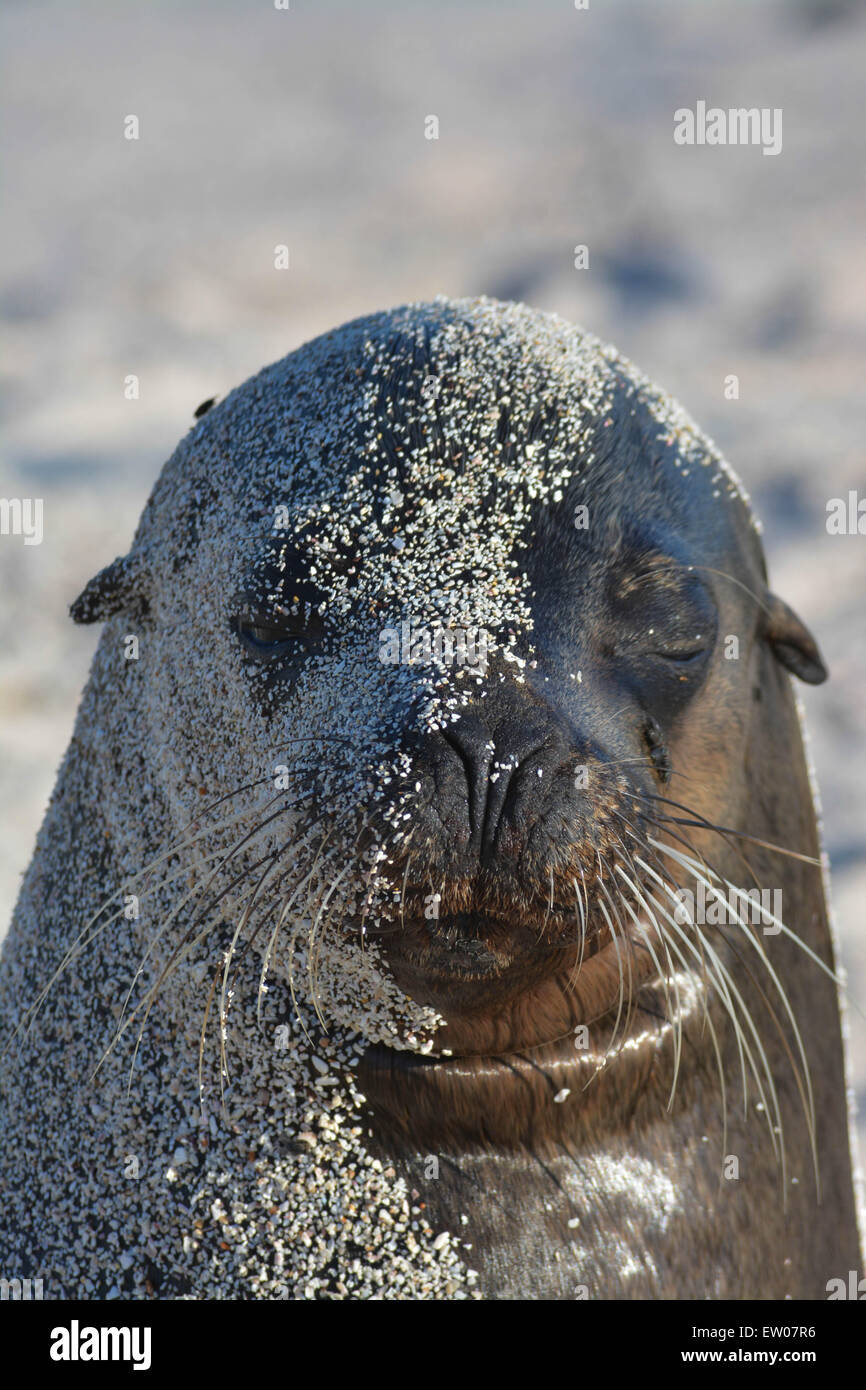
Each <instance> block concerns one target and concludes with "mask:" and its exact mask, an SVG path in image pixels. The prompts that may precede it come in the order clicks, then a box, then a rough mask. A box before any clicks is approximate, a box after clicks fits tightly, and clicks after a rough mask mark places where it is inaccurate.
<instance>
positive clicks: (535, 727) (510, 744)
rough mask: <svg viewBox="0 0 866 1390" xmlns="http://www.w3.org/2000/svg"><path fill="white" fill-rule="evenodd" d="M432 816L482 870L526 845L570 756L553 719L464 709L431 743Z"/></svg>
mask: <svg viewBox="0 0 866 1390" xmlns="http://www.w3.org/2000/svg"><path fill="white" fill-rule="evenodd" d="M431 761H432V764H433V768H434V776H435V779H436V787H437V793H438V796H437V801H438V807H437V809H438V814H439V818H440V819H441V820H442V822H443V824H444V825H445V827H446V829H447V830H449V831H450V832H451V834H452V836H453V840H452V843H453V844H454V845H455V846H456V847H457V848H458V849H459V850H461V851H462V852H463V854H464V855H465V856H467V857H468V858H469V859H470V860H471V861H475V860H477V862H478V864H479V866H480V867H490V866H491V865H494V864H495V863H496V862H497V858H498V856H499V855H503V856H505V857H507V858H511V859H516V858H519V857H520V856H521V854H522V853H523V852H524V851H525V849H526V848H527V842H528V840H529V836H530V832H531V830H532V828H533V826H534V825H535V824H536V823H537V821H538V819H539V817H540V816H541V814H542V812H543V808H544V803H545V801H546V800H547V799H548V797H549V795H550V791H551V788H552V786H553V785H554V784H555V782H556V780H557V779H558V778H561V777H563V776H564V775H566V773H567V771H568V769H569V768H570V766H571V765H572V764H573V763H574V761H575V754H574V750H573V749H572V748H571V746H570V740H569V739H568V736H567V734H566V732H565V730H564V729H562V728H561V727H560V726H559V725H558V724H557V723H556V722H555V721H554V720H553V719H552V718H550V717H548V718H545V717H544V716H543V715H541V714H539V713H535V712H534V711H533V712H532V713H522V712H520V711H514V712H510V713H509V714H508V715H507V716H506V717H505V718H504V719H502V720H499V721H497V720H493V719H489V718H486V717H485V716H484V715H483V714H481V713H475V712H470V713H467V714H464V715H462V716H461V718H460V719H458V720H457V721H456V723H454V724H451V725H450V726H448V727H447V728H446V729H445V730H443V732H442V734H441V735H439V736H437V737H436V738H435V740H434V741H433V745H432V749H431Z"/></svg>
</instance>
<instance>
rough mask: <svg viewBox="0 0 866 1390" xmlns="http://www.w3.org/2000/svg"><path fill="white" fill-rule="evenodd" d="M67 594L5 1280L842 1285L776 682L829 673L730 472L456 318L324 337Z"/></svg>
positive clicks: (849, 1262)
mask: <svg viewBox="0 0 866 1390" xmlns="http://www.w3.org/2000/svg"><path fill="white" fill-rule="evenodd" d="M72 614H73V617H74V618H75V619H76V620H77V621H79V622H97V621H104V622H105V629H104V632H103V636H102V640H101V642H100V645H99V648H98V651H97V654H96V657H95V660H94V665H93V671H92V674H91V677H90V681H89V683H88V686H87V689H86V691H85V694H84V697H83V700H82V704H81V709H80V711H79V716H78V720H77V723H76V727H75V731H74V734H73V738H72V742H71V745H70V748H69V751H68V753H67V755H66V758H65V760H64V763H63V766H62V768H61V771H60V775H59V779H58V783H57V787H56V789H55V792H54V795H53V798H52V802H51V805H50V807H49V810H48V814H47V816H46V820H45V823H44V825H43V828H42V831H41V833H40V836H39V840H38V843H37V848H36V852H35V855H34V859H33V862H32V864H31V867H30V869H29V871H28V873H27V875H26V878H25V881H24V885H23V888H22V892H21V897H20V900H19V904H18V907H17V910H16V914H15V918H14V922H13V926H12V929H11V932H10V935H9V938H8V940H7V943H6V946H5V950H4V955H3V962H2V972H0V1000H2V1026H3V1029H4V1031H5V1034H6V1036H7V1037H11V1038H12V1040H13V1041H12V1042H11V1044H10V1046H9V1047H8V1048H7V1053H6V1058H5V1062H4V1075H3V1085H2V1109H3V1116H2V1121H3V1131H4V1135H5V1142H4V1156H3V1163H2V1207H3V1217H4V1232H5V1234H4V1236H3V1238H2V1248H0V1254H2V1259H0V1267H2V1268H3V1269H4V1270H6V1271H8V1272H9V1273H10V1275H17V1276H18V1277H28V1276H29V1277H41V1278H42V1279H43V1285H44V1291H45V1295H46V1297H52V1296H69V1295H73V1294H74V1295H79V1296H85V1297H92V1296H100V1295H108V1296H121V1297H147V1296H161V1297H176V1296H179V1295H185V1296H194V1297H208V1296H218V1297H289V1298H346V1297H349V1298H367V1297H385V1298H413V1299H414V1298H443V1297H445V1298H467V1297H470V1298H477V1297H492V1298H533V1299H534V1298H557V1299H558V1298H563V1299H568V1298H577V1299H580V1298H583V1297H591V1298H658V1297H662V1298H679V1297H683V1298H731V1299H739V1298H753V1297H757V1298H778V1297H783V1296H791V1297H806V1298H822V1297H826V1292H827V1284H828V1281H829V1280H830V1279H832V1278H834V1277H839V1276H842V1277H844V1276H845V1274H846V1272H847V1271H848V1270H849V1269H852V1268H858V1267H859V1256H858V1237H857V1230H856V1223H855V1212H854V1199H853V1192H852V1181H851V1164H850V1156H849V1140H848V1117H847V1111H846V1102H845V1087H844V1070H843V1054H842V1039H841V1032H840V1021H839V1005H838V1000H837V988H836V983H835V979H834V958H833V949H832V941H831V936H830V929H829V926H828V920H827V913H826V909H825V904H824V891H823V882H822V871H821V863H820V860H821V851H820V845H819V839H818V832H817V828H816V817H815V811H814V808H813V798H812V792H811V789H810V783H809V775H808V771H807V766H806V762H805V759H804V755H803V749H802V741H801V734H800V726H799V721H798V713H797V709H796V706H795V702H794V698H793V695H792V690H791V686H790V682H789V677H788V672H793V673H794V674H796V675H797V676H799V677H800V678H801V679H804V680H807V681H813V682H817V681H821V680H823V679H824V676H825V674H826V673H825V669H824V666H823V663H822V661H821V657H820V654H819V652H818V649H817V647H816V645H815V642H814V640H813V639H812V637H811V636H810V635H809V633H808V632H807V630H806V629H805V628H804V626H803V624H802V623H801V622H800V620H799V619H798V618H797V617H796V616H795V615H794V614H793V613H792V612H791V610H790V609H789V608H788V607H787V606H786V605H785V604H784V603H783V602H782V601H781V600H780V599H778V598H776V597H774V596H773V595H772V594H771V593H770V592H769V590H768V588H767V581H766V571H765V565H764V560H763V556H762V552H761V546H760V540H759V535H758V530H757V527H756V524H755V522H754V520H753V517H752V515H751V512H750V509H749V504H748V499H747V497H746V496H745V494H744V492H743V490H742V488H741V486H740V485H739V483H738V481H737V479H736V477H735V476H734V475H733V473H732V472H731V470H730V468H729V467H728V465H727V464H726V463H725V462H724V461H723V459H722V458H721V457H720V455H719V454H718V452H717V450H716V449H715V448H714V446H713V445H712V444H711V443H710V442H709V441H708V440H707V439H706V438H704V437H703V436H702V435H701V434H700V433H699V431H698V430H697V429H696V427H695V426H694V425H693V424H692V422H691V421H690V420H689V419H688V417H687V416H686V415H685V414H684V413H683V412H682V410H681V409H680V408H679V407H678V406H676V405H675V404H674V403H673V402H672V401H671V400H670V399H669V398H668V397H666V396H665V395H664V394H663V393H661V392H660V391H658V390H657V389H656V388H655V387H653V386H652V385H651V384H650V383H649V382H648V381H647V380H646V379H645V378H644V377H643V376H642V375H641V374H640V373H639V372H638V371H637V370H636V369H635V368H634V367H633V366H632V365H631V364H629V363H628V362H627V361H625V360H624V359H622V358H621V357H620V356H619V355H618V354H617V353H616V352H615V351H614V350H613V349H612V348H609V347H606V346H604V345H602V344H600V343H599V342H598V341H597V340H595V339H594V338H592V337H590V336H589V335H586V334H583V333H581V332H579V331H578V330H576V329H574V328H573V327H571V326H569V325H567V324H566V323H564V322H562V321H560V320H559V319H557V318H555V317H553V316H548V315H544V314H539V313H536V312H533V311H532V310H530V309H527V308H525V307H522V306H517V305H512V304H500V303H496V302H495V301H490V300H486V299H479V300H469V301H465V300H460V301H449V300H446V299H439V300H436V301H434V302H433V303H430V304H420V305H410V306H408V307H406V308H402V309H398V310H395V311H393V312H390V313H383V314H379V315H375V316H373V317H371V318H366V319H362V320H359V321H357V322H355V323H351V324H349V325H347V326H346V327H343V328H341V329H339V330H338V331H336V332H334V333H330V334H326V335H325V336H324V337H322V338H319V339H317V340H316V341H314V342H312V343H310V344H308V345H307V346H305V347H303V348H301V349H300V350H298V351H297V352H295V353H292V354H291V355H290V356H289V357H287V358H285V359H284V360H283V361H281V362H278V363H277V364H275V365H274V366H271V367H268V368H267V369H265V370H264V371H263V372H261V373H260V374H259V375H258V376H256V377H255V378H253V379H252V380H251V381H249V382H247V383H246V384H245V385H243V386H242V387H240V388H239V389H238V390H236V391H234V392H233V393H231V394H230V395H229V396H228V397H227V398H225V399H223V400H221V401H220V402H219V403H218V404H216V405H213V406H211V407H209V408H208V410H207V411H206V412H205V413H202V414H200V415H199V418H198V420H197V422H196V424H195V425H194V427H193V428H192V430H191V431H190V433H189V434H188V435H187V436H186V438H185V439H184V440H183V441H182V442H181V444H180V445H179V447H178V449H177V451H176V452H175V454H174V455H173V457H172V458H171V459H170V460H169V462H168V463H167V464H166V466H165V468H164V470H163V473H162V474H161V476H160V478H159V480H158V482H157V484H156V486H155V488H154V491H153V494H152V496H151V498H150V500H149V502H148V504H147V506H146V508H145V511H144V514H143V516H142V519H141V523H140V526H139V528H138V531H137V534H136V537H135V540H134V542H133V545H132V548H131V550H130V552H129V554H128V555H127V556H125V557H124V558H122V559H120V560H118V561H115V562H114V564H112V565H110V566H108V567H107V568H106V569H105V570H103V571H101V572H100V574H99V575H97V576H96V578H95V579H94V580H92V581H91V583H90V584H88V585H87V587H86V588H85V590H84V592H83V593H82V595H81V596H80V597H79V599H78V600H77V601H76V602H75V604H74V605H73V607H72ZM753 888H757V889H761V890H775V891H776V892H777V894H779V895H780V896H779V897H775V898H774V897H772V896H771V897H770V898H769V899H768V900H765V901H764V902H763V904H762V905H761V906H760V908H759V909H758V911H757V915H755V913H754V912H753V911H752V908H751V907H750V905H749V903H748V902H747V901H746V900H744V899H743V898H742V897H740V896H737V894H736V891H735V890H743V891H746V890H749V889H753ZM94 1073H95V1075H94Z"/></svg>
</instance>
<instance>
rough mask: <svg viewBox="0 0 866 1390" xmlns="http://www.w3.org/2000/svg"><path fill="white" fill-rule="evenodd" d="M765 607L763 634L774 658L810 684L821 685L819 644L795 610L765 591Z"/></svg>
mask: <svg viewBox="0 0 866 1390" xmlns="http://www.w3.org/2000/svg"><path fill="white" fill-rule="evenodd" d="M764 611H765V615H766V616H765V619H764V637H765V639H766V640H767V642H769V644H770V646H771V647H772V649H773V655H774V656H775V658H776V660H777V661H781V663H782V665H783V666H784V667H785V669H786V670H788V671H790V672H792V674H793V675H795V676H799V677H800V680H801V681H807V682H808V683H809V685H820V684H821V682H822V681H825V680H826V679H827V674H828V673H827V667H826V666H825V665H824V661H823V659H822V657H821V653H820V652H819V650H818V644H817V642H816V641H815V639H814V637H813V636H812V634H811V632H810V631H809V629H808V628H807V627H806V626H805V624H804V623H802V622H801V621H800V619H799V618H798V617H797V614H796V613H795V612H794V610H793V609H792V608H789V607H788V605H787V603H783V602H782V600H781V599H780V598H777V597H776V595H775V594H768V595H767V603H766V605H765V610H764Z"/></svg>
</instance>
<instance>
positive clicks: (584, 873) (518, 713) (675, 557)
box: [79, 301, 810, 1051]
mask: <svg viewBox="0 0 866 1390" xmlns="http://www.w3.org/2000/svg"><path fill="white" fill-rule="evenodd" d="M124 567H125V568H124ZM94 584H95V585H96V586H97V587H96V588H95V589H92V590H91V594H90V599H89V601H88V591H85V594H84V595H83V596H82V599H81V600H79V606H80V607H79V616H101V615H103V613H104V611H105V608H106V606H110V602H111V600H108V599H106V598H105V596H104V594H105V593H106V592H109V591H110V590H111V583H110V582H108V581H105V580H103V583H102V590H103V592H102V595H101V594H100V589H99V580H97V581H94ZM114 585H115V592H116V593H123V594H125V595H126V597H125V598H123V599H122V602H121V603H117V604H116V606H125V607H126V609H127V611H129V609H130V601H129V594H130V592H132V593H134V595H135V597H136V601H137V602H138V603H139V605H140V606H139V612H140V615H141V623H142V626H143V629H144V640H145V641H150V642H151V644H152V647H153V649H155V659H154V660H152V661H150V662H149V666H148V680H149V681H150V682H151V693H150V696H149V698H148V700H147V701H146V705H145V709H146V712H147V717H148V718H149V720H150V726H149V728H148V729H147V730H146V731H143V732H145V733H146V736H147V737H148V738H149V739H150V740H151V742H152V746H153V747H154V749H155V761H156V763H157V766H158V767H159V769H160V776H161V779H162V782H163V785H164V790H165V795H166V798H167V800H168V802H169V804H170V805H171V807H172V815H173V818H174V821H175V823H176V824H177V825H181V824H183V823H185V822H187V821H189V819H190V816H191V815H194V814H195V811H196V807H197V805H200V804H201V803H200V802H199V801H198V798H199V797H200V796H201V795H202V794H205V795H208V796H212V797H214V798H220V797H222V796H223V795H225V796H228V795H229V794H230V793H232V792H233V790H234V789H236V788H241V787H249V788H250V791H249V796H248V798H247V801H246V802H245V803H244V805H246V806H248V812H247V814H248V815H249V816H251V817H252V827H253V828H252V831H251V832H250V840H249V845H248V846H245V847H243V849H242V851H241V852H240V857H239V859H238V861H237V862H239V863H240V864H242V865H248V864H249V865H252V866H253V868H252V869H251V873H252V872H255V873H257V872H262V873H263V882H264V888H263V890H262V893H263V897H265V898H267V896H268V895H270V899H271V901H272V904H273V906H274V907H275V909H279V908H280V905H283V906H285V904H286V903H290V904H292V906H291V913H290V915H291V917H292V918H295V917H296V918H298V919H300V920H302V921H303V922H305V923H307V924H308V926H309V931H310V940H311V942H312V941H315V940H316V939H317V938H318V939H321V938H322V937H323V936H325V935H327V937H328V939H329V940H330V941H331V942H332V943H333V942H334V941H341V942H344V943H346V946H347V949H349V946H350V944H351V943H354V944H355V945H357V943H359V942H361V943H364V944H366V945H369V944H370V943H375V944H376V945H377V947H378V948H379V950H380V952H381V954H382V956H383V958H384V960H385V961H386V962H387V965H388V967H389V969H390V971H391V973H392V974H393V977H394V979H395V980H396V982H397V984H398V985H399V986H400V988H401V990H403V991H404V992H405V993H406V994H407V995H408V996H409V997H410V998H412V999H413V1000H415V1001H417V1002H418V1003H419V1004H421V1005H424V1006H429V1007H430V1008H432V1009H434V1010H435V1012H436V1014H437V1015H438V1017H439V1018H440V1019H444V1020H445V1024H446V1025H447V1037H446V1039H445V1040H446V1041H447V1043H448V1045H449V1046H450V1047H451V1048H452V1050H456V1051H461V1050H463V1051H474V1050H489V1049H491V1047H493V1048H495V1049H497V1050H502V1049H505V1048H510V1047H514V1046H518V1045H522V1044H524V1043H526V1042H528V1041H545V1040H546V1038H545V1036H544V1035H545V1034H546V1035H547V1037H553V1036H558V1035H559V1033H560V1032H561V1031H562V1029H563V1028H564V1027H568V1026H570V1025H571V1024H572V1023H573V1022H575V1021H581V1020H589V1021H591V1020H593V1019H595V1018H597V1017H598V1016H600V1015H601V1014H604V1013H605V1012H607V1010H608V1009H610V1008H611V1007H612V1004H613V1003H614V1002H615V995H616V992H617V990H618V989H619V988H620V985H621V978H622V951H623V950H626V951H627V952H628V953H629V954H630V969H631V970H633V971H634V972H636V973H637V974H638V975H640V973H641V972H642V971H643V972H645V973H646V974H650V973H652V970H653V966H654V957H653V955H652V951H651V950H647V949H646V948H644V946H643V945H642V944H641V941H640V939H639V938H640V932H641V931H642V930H645V929H646V927H645V922H643V914H642V912H641V907H640V895H639V892H638V894H637V896H632V897H631V898H630V899H629V903H630V906H629V913H630V914H631V916H629V915H628V914H627V913H626V912H625V910H624V909H623V908H622V905H621V903H622V896H621V895H622V890H623V882H622V877H621V876H622V875H628V878H629V879H631V884H632V889H635V888H637V887H639V884H636V882H635V875H638V877H639V875H640V872H641V871H640V870H638V869H636V867H635V854H636V849H635V845H636V843H637V839H636V836H637V838H638V839H640V840H641V841H645V838H646V834H647V826H648V825H649V824H650V823H651V822H652V819H653V810H654V802H653V798H654V797H655V796H656V795H657V793H658V792H659V791H660V788H661V787H662V786H664V785H665V783H666V780H667V778H668V777H669V775H670V773H671V770H672V768H674V767H680V766H688V768H689V775H690V777H691V778H692V779H693V780H694V781H695V784H696V787H697V791H696V792H693V794H692V795H691V796H690V798H689V800H690V805H691V806H692V807H693V808H695V810H696V811H697V812H698V813H700V814H706V815H712V818H713V819H714V820H716V821H718V820H721V819H722V818H723V815H724V808H725V806H726V805H729V804H731V805H732V804H733V803H734V801H735V799H736V796H737V792H738V782H737V779H738V776H740V775H741V774H740V773H738V772H737V765H736V763H735V762H732V761H730V760H728V759H727V758H726V756H725V752H726V750H727V749H730V748H731V747H735V746H736V744H737V740H738V739H739V740H742V738H743V736H744V732H745V730H746V727H747V724H748V719H749V709H750V702H751V700H752V686H753V682H754V677H755V665H756V662H757V661H758V660H759V657H760V653H761V652H762V650H763V649H764V647H765V645H766V643H765V640H764V639H766V638H769V640H771V641H775V642H777V644H778V645H779V647H780V650H782V651H783V653H784V651H785V650H787V652H788V654H789V658H790V660H797V659H800V660H802V661H804V662H808V660H809V658H810V653H809V652H808V650H806V648H807V646H808V644H805V645H804V640H803V638H802V635H801V632H800V630H799V629H798V628H796V627H795V626H792V623H791V622H788V620H787V619H788V618H789V617H791V616H792V615H787V610H784V611H783V610H782V608H781V606H776V605H775V601H773V600H771V599H770V596H769V595H766V591H765V589H764V579H763V572H762V560H761V556H760V548H759V545H758V543H757V539H756V536H755V532H754V529H753V524H752V521H751V517H750V515H749V512H748V508H747V506H746V502H745V499H744V497H743V494H742V493H741V491H740V489H739V486H738V484H737V482H736V480H735V478H734V477H733V475H732V474H731V473H730V471H729V470H728V469H727V468H726V466H725V465H724V463H723V462H722V460H721V459H720V458H719V456H718V454H717V453H716V451H715V450H714V449H713V447H712V445H710V444H709V442H708V441H706V440H705V439H704V438H703V437H702V436H701V435H700V434H699V433H698V431H697V430H696V429H695V427H694V426H693V425H692V424H691V423H690V422H689V421H688V419H687V418H686V417H685V416H684V415H683V414H682V413H681V412H680V411H679V409H678V408H677V407H675V406H673V404H672V403H671V402H669V401H667V400H666V399H665V398H664V397H662V396H661V395H660V394H659V393H658V392H656V391H655V389H654V388H652V387H651V386H650V385H649V383H648V382H646V381H645V380H644V379H643V378H642V377H641V376H640V375H639V374H638V373H637V372H636V371H635V370H634V369H633V368H632V367H630V365H629V364H628V363H625V362H623V361H622V360H621V359H619V358H618V357H617V356H616V354H615V353H613V351H612V350H611V349H608V348H603V347H602V346H601V345H600V344H598V343H597V342H596V341H595V340H594V339H590V338H587V337H585V336H583V335H581V334H579V333H577V332H576V331H575V330H574V329H572V328H570V327H569V326H567V325H565V324H562V323H560V322H559V321H557V320H555V319H551V318H548V317H546V316H543V315H539V314H535V313H532V312H531V311H529V310H526V309H523V308H519V307H517V306H507V305H506V306H503V305H497V304H494V303H491V302H490V301H475V302H471V303H469V302H462V303H457V304H454V303H448V302H447V301H441V302H439V301H437V302H436V303H434V304H432V305H422V306H416V307H410V308H409V309H407V310H402V311H397V312H395V313H394V314H391V315H382V316H379V317H377V318H375V319H372V320H365V321H361V322H360V323H358V324H353V325H349V326H348V327H347V328H345V329H343V330H341V331H340V332H339V333H337V334H334V335H330V336H328V337H326V338H324V339H319V340H317V342H315V343H313V344H310V345H309V346H308V347H306V348H304V349H301V350H300V351H299V352H297V353H295V354H293V355H292V356H291V357H289V358H287V359H285V361H284V362H282V363H278V364H276V366H274V367H272V368H269V369H267V370H266V371H265V372H263V373H262V374H261V375H260V376H259V377H257V378H255V379H254V380H253V381H251V382H249V383H247V384H246V386H244V387H242V388H240V389H239V390H238V391H237V392H235V393H234V394H233V395H232V396H230V397H229V398H228V399H227V400H226V401H225V402H223V403H222V404H220V405H219V406H217V407H216V408H214V409H213V410H211V411H209V412H208V413H207V415H206V416H204V417H203V418H202V419H200V421H199V423H198V424H197V425H196V426H195V428H194V429H193V430H192V431H191V433H190V435H189V436H188V437H187V439H186V440H185V441H184V442H183V443H182V444H181V446H180V447H179V449H178V451H177V453H176V454H175V456H174V458H173V459H172V460H171V461H170V464H169V465H168V466H167V468H166V471H165V473H164V475H163V477H162V479H161V480H160V483H159V484H158V485H157V488H156V490H155V493H154V497H153V499H152V501H151V503H150V504H149V508H148V511H147V512H146V513H145V517H144V519H143V522H142V527H141V529H140V532H139V535H138V537H137V538H136V544H135V547H134V550H133V552H132V555H131V556H130V557H129V559H128V560H127V561H125V562H121V570H120V571H119V572H118V574H116V575H115V579H114ZM88 603H89V606H88ZM100 603H101V604H102V607H101V608H100V607H99V605H100ZM145 605H146V607H145ZM774 624H775V626H774ZM732 638H733V639H735V641H734V642H733V644H732V642H731V639H732ZM804 651H805V653H806V654H805V655H804ZM790 653H794V654H795V655H794V656H793V657H791V656H790ZM801 673H802V672H801ZM169 711H170V718H168V717H167V714H168V712H169ZM169 730H170V731H171V732H170V735H169ZM203 749H207V750H209V757H208V759H207V760H206V761H205V760H204V759H203V758H202V750H203ZM251 784H252V785H251ZM241 822H242V829H245V828H246V826H245V823H244V822H243V820H242V818H241ZM259 865H262V870H259V868H258V866H259ZM635 952H636V954H635ZM632 956H633V959H632ZM443 1037H445V1033H444V1031H443V1032H442V1033H440V1035H439V1042H441V1041H442V1038H443ZM491 1040H492V1041H491Z"/></svg>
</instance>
